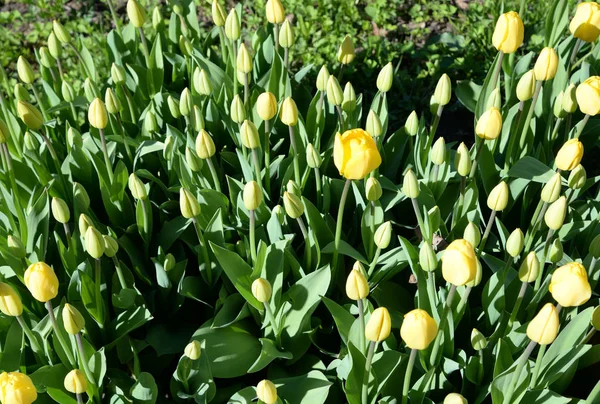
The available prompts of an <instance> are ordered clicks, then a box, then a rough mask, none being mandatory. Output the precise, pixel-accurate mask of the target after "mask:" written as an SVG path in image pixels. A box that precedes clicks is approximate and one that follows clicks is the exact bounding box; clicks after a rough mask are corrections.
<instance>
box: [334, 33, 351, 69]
mask: <svg viewBox="0 0 600 404" xmlns="http://www.w3.org/2000/svg"><path fill="white" fill-rule="evenodd" d="M354 56H355V55H354V43H352V38H350V36H349V35H346V36H345V37H344V40H343V41H342V44H341V45H340V48H339V49H338V52H337V60H338V62H340V63H341V64H343V65H347V64H350V63H351V62H352V61H353V60H354Z"/></svg>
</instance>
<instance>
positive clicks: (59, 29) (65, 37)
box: [52, 20, 71, 44]
mask: <svg viewBox="0 0 600 404" xmlns="http://www.w3.org/2000/svg"><path fill="white" fill-rule="evenodd" d="M52 30H53V31H54V34H55V35H56V37H57V38H58V40H59V41H60V42H62V43H65V44H66V43H70V42H71V34H69V31H67V30H66V29H65V27H64V26H63V25H62V24H61V23H60V22H58V21H56V20H54V21H52Z"/></svg>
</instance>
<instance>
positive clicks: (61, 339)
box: [46, 300, 76, 368]
mask: <svg viewBox="0 0 600 404" xmlns="http://www.w3.org/2000/svg"><path fill="white" fill-rule="evenodd" d="M46 310H48V317H49V318H50V323H51V324H52V329H53V330H54V334H56V338H58V342H59V343H60V346H61V347H62V349H63V351H64V352H65V355H67V360H68V361H69V365H71V367H72V368H75V365H76V363H75V358H74V357H73V352H71V345H70V344H68V343H67V341H65V338H64V336H63V335H62V333H61V332H60V330H59V328H58V323H57V322H56V317H54V308H53V307H52V301H50V300H48V301H47V302H46Z"/></svg>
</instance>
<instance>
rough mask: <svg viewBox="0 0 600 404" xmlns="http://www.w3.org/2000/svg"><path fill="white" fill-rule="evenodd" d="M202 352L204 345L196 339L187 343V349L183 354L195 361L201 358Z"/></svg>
mask: <svg viewBox="0 0 600 404" xmlns="http://www.w3.org/2000/svg"><path fill="white" fill-rule="evenodd" d="M201 353H202V346H201V345H200V343H199V342H198V341H196V340H193V341H192V342H190V343H189V344H187V345H186V346H185V349H184V350H183V354H184V355H185V356H187V357H188V358H189V359H191V360H193V361H195V360H198V359H200V354H201Z"/></svg>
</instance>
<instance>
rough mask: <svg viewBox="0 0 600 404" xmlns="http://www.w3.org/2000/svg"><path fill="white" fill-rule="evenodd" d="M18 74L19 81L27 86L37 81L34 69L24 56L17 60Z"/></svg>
mask: <svg viewBox="0 0 600 404" xmlns="http://www.w3.org/2000/svg"><path fill="white" fill-rule="evenodd" d="M17 73H18V75H19V79H21V81H22V82H23V83H25V84H31V83H33V81H34V80H35V75H34V73H33V69H32V68H31V65H30V64H29V62H28V61H27V60H26V59H25V58H24V57H23V56H19V59H17Z"/></svg>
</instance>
